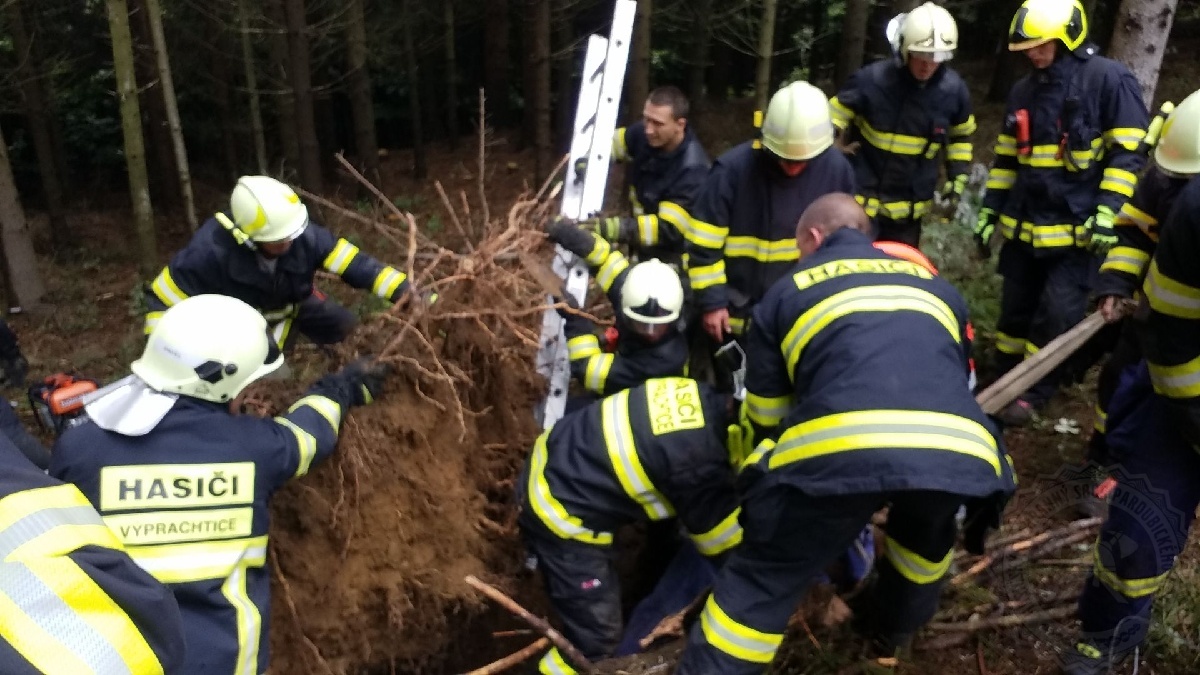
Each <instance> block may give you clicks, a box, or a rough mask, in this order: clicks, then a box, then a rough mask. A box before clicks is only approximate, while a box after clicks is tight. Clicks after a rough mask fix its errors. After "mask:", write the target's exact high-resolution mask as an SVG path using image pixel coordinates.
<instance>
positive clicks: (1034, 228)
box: [1000, 215, 1076, 248]
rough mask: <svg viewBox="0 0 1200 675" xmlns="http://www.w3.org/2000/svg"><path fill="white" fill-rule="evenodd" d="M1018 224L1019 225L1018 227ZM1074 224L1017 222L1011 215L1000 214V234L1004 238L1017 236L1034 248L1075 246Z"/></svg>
mask: <svg viewBox="0 0 1200 675" xmlns="http://www.w3.org/2000/svg"><path fill="white" fill-rule="evenodd" d="M1018 225H1019V226H1020V227H1018ZM1075 227H1076V226H1075V225H1074V224H1071V223H1051V224H1041V225H1039V224H1037V223H1030V222H1027V221H1026V222H1022V223H1018V222H1017V219H1016V218H1013V217H1012V216H1005V215H1001V216H1000V234H1001V235H1002V236H1003V237H1004V238H1005V239H1013V238H1014V237H1015V238H1017V239H1018V240H1019V241H1023V242H1025V243H1027V244H1030V245H1031V246H1033V247H1034V248H1072V247H1074V246H1075Z"/></svg>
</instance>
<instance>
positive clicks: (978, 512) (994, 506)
mask: <svg viewBox="0 0 1200 675" xmlns="http://www.w3.org/2000/svg"><path fill="white" fill-rule="evenodd" d="M1007 504H1008V496H1007V495H1005V494H1004V493H1001V492H998V493H996V494H994V495H990V496H988V497H973V498H971V499H968V500H967V503H966V507H967V517H966V520H964V521H963V528H962V540H963V548H965V549H966V550H967V552H968V553H970V554H972V555H983V554H984V551H985V550H986V548H987V547H986V544H987V535H988V532H989V531H990V530H998V529H1000V516H1002V515H1003V514H1004V507H1005V505H1007Z"/></svg>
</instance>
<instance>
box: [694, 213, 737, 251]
mask: <svg viewBox="0 0 1200 675" xmlns="http://www.w3.org/2000/svg"><path fill="white" fill-rule="evenodd" d="M687 232H688V234H689V235H690V240H691V242H692V243H693V244H695V245H697V246H702V247H704V248H715V249H720V248H723V247H724V246H725V238H726V237H728V236H729V228H728V227H719V226H717V225H713V224H711V223H706V222H704V221H703V220H698V219H696V218H692V217H691V216H688V229H687Z"/></svg>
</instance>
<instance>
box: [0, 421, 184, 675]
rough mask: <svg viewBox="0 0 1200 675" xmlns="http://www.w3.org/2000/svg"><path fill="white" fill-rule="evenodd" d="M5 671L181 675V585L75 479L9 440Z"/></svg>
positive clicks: (1, 537) (2, 585)
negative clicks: (171, 584)
mask: <svg viewBox="0 0 1200 675" xmlns="http://www.w3.org/2000/svg"><path fill="white" fill-rule="evenodd" d="M0 463H2V464H3V466H4V469H3V471H0V552H2V554H3V557H2V560H3V563H0V564H3V567H4V573H3V574H2V575H0V604H3V607H4V609H3V611H0V672H3V673H5V675H38V674H40V673H130V674H132V675H162V674H163V673H167V674H172V673H176V672H179V671H178V668H179V666H180V664H181V663H182V662H183V658H184V641H183V632H182V630H181V628H180V622H179V608H178V607H177V606H176V603H175V598H174V597H172V595H171V591H170V590H169V589H167V588H166V587H165V586H163V585H162V584H160V583H159V582H157V581H155V580H154V578H153V577H151V576H150V575H149V574H147V573H146V572H145V571H143V570H142V569H141V568H139V567H138V566H137V565H135V564H134V562H133V561H132V560H130V559H129V556H128V555H126V554H125V553H124V551H123V550H122V549H123V548H124V547H123V546H122V544H121V542H120V540H119V539H117V536H116V535H115V534H113V532H112V531H111V530H109V529H108V528H107V527H105V525H104V521H103V520H101V519H100V515H99V514H98V513H96V510H95V509H93V508H92V505H91V504H89V503H88V500H87V499H86V498H85V497H84V496H83V494H81V493H80V491H79V489H78V488H76V487H75V486H74V485H65V484H63V483H60V482H59V481H57V480H54V479H52V478H48V477H47V476H46V474H45V473H43V472H42V471H40V470H39V469H37V468H36V467H34V466H33V465H32V464H30V463H29V461H28V460H26V459H25V458H24V457H22V456H21V454H20V453H19V452H18V451H17V449H16V448H15V447H13V446H12V444H11V443H9V442H8V441H7V440H6V439H3V438H0Z"/></svg>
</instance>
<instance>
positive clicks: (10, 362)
mask: <svg viewBox="0 0 1200 675" xmlns="http://www.w3.org/2000/svg"><path fill="white" fill-rule="evenodd" d="M27 375H29V362H28V361H26V360H25V357H24V356H21V355H20V354H18V355H17V356H14V357H13V358H11V359H7V360H5V361H4V362H3V363H0V384H3V385H8V386H11V387H24V386H25V377H26V376H27Z"/></svg>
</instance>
